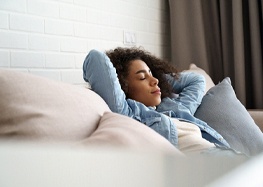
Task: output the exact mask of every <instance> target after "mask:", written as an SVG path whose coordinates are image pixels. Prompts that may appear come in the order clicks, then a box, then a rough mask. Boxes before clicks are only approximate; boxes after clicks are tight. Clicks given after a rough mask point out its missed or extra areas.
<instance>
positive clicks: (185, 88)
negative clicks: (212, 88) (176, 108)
mask: <svg viewBox="0 0 263 187" xmlns="http://www.w3.org/2000/svg"><path fill="white" fill-rule="evenodd" d="M166 78H167V80H168V82H169V84H170V85H171V86H172V89H173V92H174V93H175V94H178V96H177V97H174V98H172V99H173V100H174V101H176V102H178V103H180V104H182V105H183V106H185V107H186V108H188V109H189V112H190V113H191V114H194V113H195V111H196V109H197V108H198V106H199V105H200V104H201V101H202V98H203V96H204V92H205V84H206V83H205V78H204V76H203V75H200V74H196V73H193V72H181V73H180V77H179V79H175V78H174V77H172V76H170V75H166Z"/></svg>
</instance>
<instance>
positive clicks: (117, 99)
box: [83, 50, 229, 148]
mask: <svg viewBox="0 0 263 187" xmlns="http://www.w3.org/2000/svg"><path fill="white" fill-rule="evenodd" d="M83 78H84V80H85V81H87V82H89V84H90V85H91V88H92V90H93V91H95V92H96V93H97V94H99V95H100V96H101V97H102V98H103V99H104V101H105V102H106V103H107V104H108V106H109V108H110V109H111V111H112V112H116V113H119V114H123V115H126V116H129V117H131V118H133V119H135V120H137V121H139V122H141V123H143V124H145V125H147V126H149V127H150V128H152V129H153V130H155V131H156V132H158V133H159V134H160V135H162V136H163V137H165V138H166V139H167V140H169V141H170V142H171V143H172V144H173V145H174V146H176V147H178V134H177V128H176V124H175V123H174V122H173V120H172V119H171V118H177V119H179V120H183V121H187V122H191V123H193V124H195V125H197V126H198V127H199V128H200V130H201V132H202V136H203V138H205V139H207V140H208V141H210V142H212V143H215V144H219V145H220V146H223V147H225V148H229V144H228V143H227V142H226V140H225V139H224V138H223V137H222V136H221V135H220V134H219V133H218V132H216V131H215V130H214V129H213V128H211V127H210V126H209V125H208V124H207V123H205V122H204V121H201V120H199V119H197V118H195V117H194V113H195V111H196V109H197V108H198V106H199V105H200V103H201V100H202V97H203V94H204V90H205V79H204V77H203V76H201V75H198V74H195V73H192V72H182V73H181V74H180V78H179V79H177V80H176V79H174V78H173V77H171V76H169V75H166V78H167V80H168V81H169V83H170V84H171V85H172V88H173V92H174V93H175V94H177V95H175V97H172V98H168V97H167V98H163V99H162V101H161V103H160V105H159V106H157V108H156V110H155V108H153V107H146V106H145V105H144V104H142V103H140V102H137V101H135V100H132V99H126V95H125V93H124V92H123V90H122V89H121V86H120V83H119V80H118V77H117V73H116V69H115V68H114V67H113V64H112V63H111V61H110V59H109V58H108V56H107V55H106V54H105V53H103V52H100V51H97V50H91V51H90V52H89V54H88V55H87V57H86V59H85V61H84V64H83Z"/></svg>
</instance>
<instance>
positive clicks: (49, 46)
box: [0, 0, 170, 84]
mask: <svg viewBox="0 0 263 187" xmlns="http://www.w3.org/2000/svg"><path fill="white" fill-rule="evenodd" d="M168 9H169V8H168V0H110V1H109V0H94V1H93V0H8V1H7V0H4V1H1V3H0V68H12V69H15V70H19V71H23V72H28V73H32V74H36V75H40V76H44V77H48V78H50V79H54V80H59V81H63V82H68V83H72V84H82V83H84V81H83V79H82V63H83V60H84V58H85V56H86V55H87V53H88V52H89V50H91V49H94V48H95V49H99V50H107V49H110V48H114V47H117V46H125V44H124V37H123V33H124V31H130V32H134V33H135V34H136V44H135V45H136V46H142V47H144V48H145V49H146V50H148V51H150V52H152V53H153V54H155V55H157V56H159V57H161V58H166V59H168V60H169V59H170V31H169V17H168V16H169V15H168V14H169V10H168ZM127 47H128V46H127Z"/></svg>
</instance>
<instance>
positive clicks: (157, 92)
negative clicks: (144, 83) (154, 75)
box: [151, 89, 161, 95]
mask: <svg viewBox="0 0 263 187" xmlns="http://www.w3.org/2000/svg"><path fill="white" fill-rule="evenodd" d="M151 94H159V95H161V90H160V89H157V90H154V91H152V92H151Z"/></svg>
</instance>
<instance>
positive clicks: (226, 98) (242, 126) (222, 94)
mask: <svg viewBox="0 0 263 187" xmlns="http://www.w3.org/2000/svg"><path fill="white" fill-rule="evenodd" d="M195 116H196V117H197V118H199V119H201V120H203V121H205V122H207V123H208V124H209V125H210V126H211V127H212V128H214V129H215V130H216V131H217V132H219V133H220V134H221V135H222V136H223V137H224V138H225V139H226V140H227V141H228V143H229V144H230V146H231V147H232V148H233V149H235V150H238V151H241V152H243V153H245V154H247V155H256V154H258V153H260V152H262V151H263V134H262V132H261V130H260V129H259V127H258V126H257V125H256V124H255V122H254V120H253V119H252V118H251V116H250V115H249V113H248V112H247V110H246V108H245V107H244V106H243V105H242V103H241V102H240V101H239V100H238V99H237V97H236V94H235V92H234V89H233V87H232V85H231V81H230V78H228V77H227V78H225V79H224V80H223V81H222V82H220V83H219V84H217V85H216V86H214V87H212V88H211V89H210V90H209V91H208V92H207V93H206V95H205V96H204V97H203V100H202V103H201V105H200V106H199V108H198V109H197V111H196V113H195Z"/></svg>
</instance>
